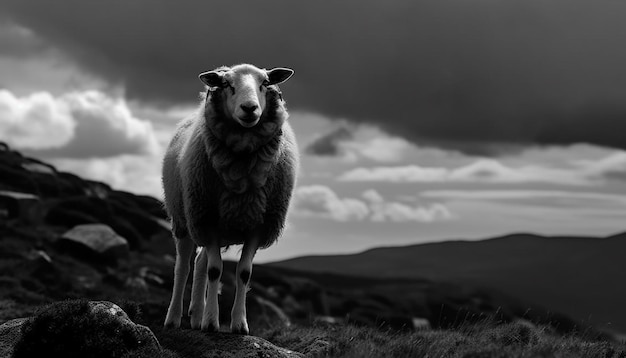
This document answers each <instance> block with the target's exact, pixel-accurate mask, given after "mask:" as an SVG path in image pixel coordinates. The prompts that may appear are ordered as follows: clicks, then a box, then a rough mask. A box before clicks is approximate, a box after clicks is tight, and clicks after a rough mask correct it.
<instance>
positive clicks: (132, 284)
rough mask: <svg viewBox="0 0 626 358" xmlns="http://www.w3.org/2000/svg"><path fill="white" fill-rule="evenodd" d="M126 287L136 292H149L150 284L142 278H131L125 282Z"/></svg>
mask: <svg viewBox="0 0 626 358" xmlns="http://www.w3.org/2000/svg"><path fill="white" fill-rule="evenodd" d="M124 287H127V288H130V289H131V290H136V291H148V284H147V283H146V280H144V279H143V278H142V277H137V276H135V277H129V278H127V279H126V281H125V282H124Z"/></svg>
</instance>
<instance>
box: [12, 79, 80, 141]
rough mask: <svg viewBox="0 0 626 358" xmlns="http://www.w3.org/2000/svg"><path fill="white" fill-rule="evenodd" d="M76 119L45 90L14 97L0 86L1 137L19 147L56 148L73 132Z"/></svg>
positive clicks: (71, 135)
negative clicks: (0, 88) (44, 91)
mask: <svg viewBox="0 0 626 358" xmlns="http://www.w3.org/2000/svg"><path fill="white" fill-rule="evenodd" d="M75 128H76V122H75V121H74V118H73V117H72V114H71V113H70V110H69V108H68V107H67V106H66V105H64V104H62V103H59V102H58V101H57V100H56V99H55V98H53V97H52V96H51V95H50V94H49V93H35V94H32V95H30V96H27V97H22V98H17V97H15V96H14V95H13V94H12V93H11V92H9V91H7V90H0V133H1V134H2V138H1V139H2V140H4V141H6V142H8V143H9V144H10V145H12V146H15V147H18V148H23V149H47V148H58V147H61V146H63V145H66V144H67V143H68V142H69V141H70V140H71V139H72V137H73V136H74V130H75Z"/></svg>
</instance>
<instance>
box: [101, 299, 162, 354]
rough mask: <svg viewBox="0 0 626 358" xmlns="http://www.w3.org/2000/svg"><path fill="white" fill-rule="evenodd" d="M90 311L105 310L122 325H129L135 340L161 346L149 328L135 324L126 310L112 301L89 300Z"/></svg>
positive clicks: (141, 343) (142, 343)
mask: <svg viewBox="0 0 626 358" xmlns="http://www.w3.org/2000/svg"><path fill="white" fill-rule="evenodd" d="M89 305H90V306H91V311H92V312H94V313H97V312H105V313H108V314H110V315H112V316H115V317H116V318H117V321H118V322H119V324H120V325H122V326H128V327H131V328H132V329H133V330H134V331H135V334H136V337H137V340H138V342H139V344H140V345H144V344H148V345H151V346H154V347H159V348H160V347H161V345H160V344H159V341H158V340H157V338H156V336H155V335H154V333H152V331H151V330H150V328H148V327H146V326H143V325H140V324H136V323H134V322H133V321H131V320H130V318H129V317H128V315H127V314H126V312H124V310H122V309H121V308H120V306H118V305H116V304H115V303H113V302H109V301H91V302H89Z"/></svg>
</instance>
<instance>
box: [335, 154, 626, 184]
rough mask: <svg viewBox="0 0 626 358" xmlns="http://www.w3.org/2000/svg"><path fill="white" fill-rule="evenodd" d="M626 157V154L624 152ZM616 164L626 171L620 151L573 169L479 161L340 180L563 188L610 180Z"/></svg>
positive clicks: (364, 171) (373, 171)
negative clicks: (513, 165) (561, 186)
mask: <svg viewBox="0 0 626 358" xmlns="http://www.w3.org/2000/svg"><path fill="white" fill-rule="evenodd" d="M624 154H626V153H624ZM616 162H619V163H621V165H622V168H624V170H623V171H624V172H626V156H625V155H623V154H621V153H620V152H618V154H614V155H611V156H609V157H608V158H605V159H604V160H601V161H599V162H595V163H579V164H578V165H576V166H574V167H570V168H557V167H547V166H540V165H522V166H518V167H510V166H507V165H505V164H503V163H501V162H499V161H497V160H494V159H484V158H483V159H479V160H477V161H475V162H473V163H470V164H467V165H464V166H461V167H458V168H452V169H450V168H441V167H421V166H418V165H406V166H396V167H372V168H364V167H360V168H355V169H352V170H349V171H347V172H345V173H343V174H341V175H340V176H339V177H338V180H340V181H378V182H393V183H412V182H482V183H530V182H536V183H554V184H563V185H589V184H593V183H594V182H598V181H603V180H606V179H607V178H608V177H609V175H608V173H611V172H613V173H614V172H615V171H616V170H617V168H619V167H617V166H616V165H615V163H616Z"/></svg>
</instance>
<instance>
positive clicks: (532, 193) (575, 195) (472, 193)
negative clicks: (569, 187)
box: [419, 190, 626, 208]
mask: <svg viewBox="0 0 626 358" xmlns="http://www.w3.org/2000/svg"><path fill="white" fill-rule="evenodd" d="M419 196H420V197H423V198H436V199H464V200H508V199H533V198H568V199H582V200H604V201H612V202H617V203H622V204H623V205H626V195H618V194H608V193H594V192H575V191H565V190H428V191H423V192H421V193H420V194H419ZM625 208H626V207H625Z"/></svg>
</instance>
